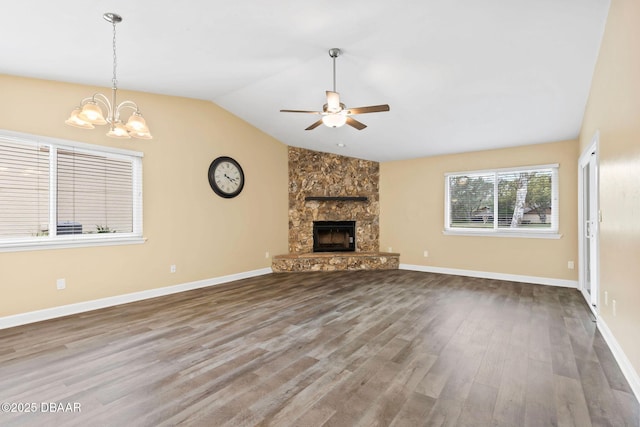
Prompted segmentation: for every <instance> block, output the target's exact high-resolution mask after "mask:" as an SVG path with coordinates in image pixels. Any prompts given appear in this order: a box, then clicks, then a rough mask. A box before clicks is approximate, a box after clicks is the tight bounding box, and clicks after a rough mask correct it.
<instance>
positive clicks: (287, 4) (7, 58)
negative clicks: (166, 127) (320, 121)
mask: <svg viewBox="0 0 640 427" xmlns="http://www.w3.org/2000/svg"><path fill="white" fill-rule="evenodd" d="M608 8H609V1H608V0H537V1H530V0H529V1H523V0H456V1H436V0H421V1H419V0H398V1H394V2H390V1H383V0H369V1H364V0H351V1H337V0H324V1H322V2H303V1H285V0H273V1H257V0H254V1H229V0H225V1H221V0H192V1H185V2H178V1H168V0H135V1H132V0H106V1H99V2H97V1H87V0H63V1H57V2H54V1H50V0H21V1H13V2H6V4H3V6H2V13H3V23H2V27H1V32H2V37H0V58H1V59H0V73H2V74H10V75H18V76H26V77H35V78H43V79H50V80H58V81H65V82H73V83H81V84H90V85H98V86H105V87H109V86H110V83H111V61H112V55H111V38H112V33H111V26H110V24H109V23H107V22H105V21H104V20H103V19H102V14H103V13H104V12H115V13H118V14H120V15H122V17H123V18H124V19H123V22H122V23H121V24H119V25H118V27H117V31H118V36H117V41H118V80H119V86H120V88H122V89H130V90H139V91H144V92H152V93H159V94H168V95H177V96H185V97H191V98H198V99H204V100H210V101H212V102H214V103H216V104H218V105H220V106H221V107H223V108H225V109H227V110H229V111H230V112H232V113H234V114H236V115H237V116H239V117H241V118H242V119H244V120H246V121H247V122H249V123H250V124H252V125H253V126H255V127H257V128H259V129H261V130H263V131H264V132H266V133H268V134H270V135H272V136H273V137H275V138H277V139H278V140H280V141H282V142H283V143H285V144H288V145H293V146H299V147H304V148H310V149H314V150H319V151H325V152H333V153H338V154H343V155H347V156H353V157H359V158H364V159H369V160H377V161H388V160H395V159H406V158H414V157H424V156H433V155H439V154H446V153H456V152H466V151H476V150H484V149H492V148H502V147H509V146H517V145H527V144H537V143H546V142H552V141H559V140H564V139H571V138H576V137H577V136H578V133H579V131H580V126H581V123H582V117H583V113H584V110H585V106H586V102H587V98H588V95H589V89H590V84H591V79H592V75H593V72H594V65H595V62H596V59H597V55H598V49H599V46H600V41H601V38H602V34H603V32H604V25H605V20H606V16H607V11H608ZM333 47H338V48H341V49H342V50H343V54H342V55H341V56H340V57H339V58H338V59H337V88H336V89H337V91H338V92H339V93H340V96H341V100H342V101H343V102H344V103H345V104H346V105H347V107H359V106H364V105H371V104H373V105H375V104H385V103H386V104H389V105H390V106H391V111H389V112H384V113H373V114H364V115H359V116H356V118H357V119H358V120H360V121H362V122H364V123H365V124H366V125H367V126H368V127H367V128H366V129H364V130H362V131H358V130H356V129H354V128H351V127H349V126H344V127H341V128H337V129H332V128H328V127H325V126H320V127H318V128H316V129H315V130H313V131H305V130H304V129H305V128H306V127H307V126H308V125H310V124H311V123H313V122H314V121H315V120H317V117H316V116H313V115H307V114H293V113H280V112H279V110H280V109H282V108H288V109H303V110H317V109H321V108H322V104H324V103H325V102H326V99H325V91H326V90H330V89H331V88H332V63H331V58H330V57H329V55H328V53H327V51H328V49H329V48H333ZM0 102H2V97H1V95H0ZM60 108H61V109H63V110H67V109H69V106H68V105H60ZM141 108H142V110H143V112H144V106H141ZM148 121H149V125H150V126H151V127H153V123H152V118H149V117H148ZM338 144H343V145H344V147H339V146H338Z"/></svg>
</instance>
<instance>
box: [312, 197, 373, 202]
mask: <svg viewBox="0 0 640 427" xmlns="http://www.w3.org/2000/svg"><path fill="white" fill-rule="evenodd" d="M304 200H305V201H306V202H309V201H318V202H366V201H368V200H369V198H368V197H367V196H307V197H305V198H304Z"/></svg>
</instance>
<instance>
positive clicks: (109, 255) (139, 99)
mask: <svg viewBox="0 0 640 427" xmlns="http://www.w3.org/2000/svg"><path fill="white" fill-rule="evenodd" d="M97 90H99V91H103V92H104V91H105V90H107V89H104V88H92V87H87V86H81V85H71V84H65V83H56V82H49V81H42V80H33V79H25V78H16V77H11V76H6V75H0V93H1V94H2V95H1V96H2V102H0V129H6V130H11V131H18V132H25V133H30V134H36V135H45V136H50V137H55V138H63V139H68V140H74V141H82V142H87V143H92V144H100V145H109V146H114V147H119V148H127V149H132V150H136V151H142V152H144V159H143V173H144V175H143V181H144V236H145V237H146V238H147V239H148V240H147V242H146V243H144V244H140V245H127V246H106V247H88V248H76V249H55V250H39V251H28V252H13V253H8V252H0V294H1V295H2V298H0V317H2V316H7V315H12V314H18V313H24V312H29V311H33V310H38V309H44V308H49V307H55V306H60V305H65V304H70V303H76V302H82V301H88V300H93V299H97V298H103V297H109V296H115V295H121V294H125V293H130V292H136V291H143V290H148V289H153V288H159V287H164V286H170V285H176V284H181V283H187V282H192V281H197V280H203V279H210V278H216V277H220V276H225V275H229V274H235V273H242V272H247V271H251V270H256V269H261V268H266V267H270V265H271V260H270V259H266V258H265V252H266V251H269V252H270V253H271V254H277V253H286V252H287V229H288V224H287V203H288V200H287V182H288V178H287V147H286V146H285V145H283V144H281V143H280V142H278V141H276V140H274V139H273V138H271V137H269V136H268V135H265V134H264V133H262V132H260V131H258V130H257V129H255V128H254V127H252V126H250V125H248V124H247V123H246V122H244V121H242V120H241V119H239V118H237V117H236V116H233V115H231V114H230V113H228V112H227V111H225V110H223V109H221V108H219V107H217V106H216V105H214V104H212V103H210V102H205V101H199V100H193V99H186V98H177V97H170V96H162V95H153V94H147V93H131V92H126V91H120V92H119V97H120V99H121V100H124V99H131V100H134V101H135V102H136V103H138V104H139V106H140V108H141V110H142V112H143V114H144V115H145V118H146V119H147V123H148V124H149V126H150V128H151V131H152V133H153V135H154V139H153V140H151V141H142V140H126V141H120V140H113V139H110V138H107V137H106V136H105V135H104V133H105V132H106V129H105V130H104V132H103V131H102V129H99V130H93V131H87V130H82V129H75V128H71V127H68V126H66V125H64V120H65V119H66V118H67V117H68V115H69V113H70V111H71V109H72V108H73V107H74V106H75V105H77V104H78V103H79V101H80V100H81V99H82V98H84V97H86V96H90V95H91V94H92V93H93V92H94V91H97ZM29 117H32V118H31V119H30V118H29ZM221 155H228V156H231V157H233V158H235V159H236V160H238V161H239V162H240V164H241V165H242V167H243V169H244V173H245V177H246V185H245V187H244V190H243V192H242V193H241V194H240V195H239V196H238V197H236V198H235V199H222V198H220V197H218V196H217V195H215V194H214V193H213V191H212V190H211V188H210V187H209V183H208V181H207V170H208V167H209V164H210V163H211V161H212V160H213V159H214V158H216V157H218V156H221ZM171 264H175V265H176V266H177V272H176V273H174V274H171V273H170V272H169V266H170V265H171ZM58 278H65V279H66V281H67V289H65V290H62V291H57V290H56V279H58Z"/></svg>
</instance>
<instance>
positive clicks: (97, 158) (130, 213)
mask: <svg viewBox="0 0 640 427" xmlns="http://www.w3.org/2000/svg"><path fill="white" fill-rule="evenodd" d="M141 156H142V155H141V153H137V152H133V151H129V150H119V149H113V148H109V147H102V146H92V145H88V144H83V143H77V142H72V141H61V140H55V139H52V138H45V137H36V136H32V135H24V134H15V133H11V132H7V131H0V206H1V207H2V208H1V209H0V249H4V250H11V249H12V248H18V249H25V248H26V249H28V248H31V247H37V246H41V245H44V246H47V245H49V246H55V245H57V244H60V243H64V244H65V245H67V246H68V245H69V242H76V243H80V244H78V245H79V246H81V245H82V244H83V243H82V242H84V244H106V243H105V242H106V241H109V242H110V243H109V244H114V242H115V243H118V242H117V240H118V239H120V240H121V241H122V242H124V240H126V239H131V238H138V239H141V238H142V160H141ZM99 242H102V243H99ZM124 243H126V242H124ZM78 245H75V246H78Z"/></svg>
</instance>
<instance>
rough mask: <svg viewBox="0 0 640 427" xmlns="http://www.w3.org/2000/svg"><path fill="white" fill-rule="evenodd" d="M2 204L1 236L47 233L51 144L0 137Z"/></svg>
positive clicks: (0, 189) (36, 235)
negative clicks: (30, 143) (20, 142)
mask: <svg viewBox="0 0 640 427" xmlns="http://www.w3.org/2000/svg"><path fill="white" fill-rule="evenodd" d="M0 206H1V207H2V208H1V209H0V239H8V238H22V237H41V236H44V235H45V234H46V232H47V230H48V223H49V147H47V146H45V145H38V144H32V145H25V144H16V143H11V142H9V141H3V140H0Z"/></svg>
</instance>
